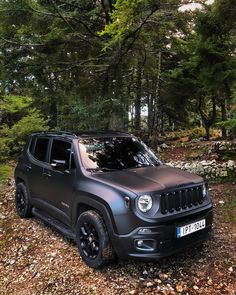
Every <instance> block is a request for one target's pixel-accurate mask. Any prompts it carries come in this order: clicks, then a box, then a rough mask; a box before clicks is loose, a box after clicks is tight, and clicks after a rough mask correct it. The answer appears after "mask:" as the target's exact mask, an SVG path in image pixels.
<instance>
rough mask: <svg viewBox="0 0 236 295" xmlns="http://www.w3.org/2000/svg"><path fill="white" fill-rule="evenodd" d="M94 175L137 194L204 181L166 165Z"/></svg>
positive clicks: (98, 178)
mask: <svg viewBox="0 0 236 295" xmlns="http://www.w3.org/2000/svg"><path fill="white" fill-rule="evenodd" d="M93 177H94V178H95V179H97V180H101V181H103V182H105V183H107V184H110V185H112V186H116V187H119V186H120V187H122V188H124V189H127V190H129V191H132V192H134V193H137V194H140V193H147V192H154V191H162V190H165V189H171V188H176V187H179V186H184V185H191V184H197V183H200V182H202V181H203V178H202V177H200V176H197V175H195V174H192V173H189V172H187V171H184V170H180V169H177V168H173V167H169V166H166V165H161V166H158V167H141V168H134V169H124V170H117V171H111V172H102V173H94V174H93Z"/></svg>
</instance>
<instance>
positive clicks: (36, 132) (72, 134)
mask: <svg viewBox="0 0 236 295" xmlns="http://www.w3.org/2000/svg"><path fill="white" fill-rule="evenodd" d="M33 134H52V135H71V136H76V137H77V135H76V134H75V133H74V132H71V131H61V130H60V131H35V132H33Z"/></svg>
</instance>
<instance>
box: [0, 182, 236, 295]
mask: <svg viewBox="0 0 236 295" xmlns="http://www.w3.org/2000/svg"><path fill="white" fill-rule="evenodd" d="M211 194H212V198H213V203H214V238H213V239H212V240H210V241H208V242H206V243H204V244H203V246H198V247H194V248H189V249H187V250H186V251H185V252H184V253H180V254H176V255H174V256H172V257H169V258H167V259H163V260H161V261H160V262H157V263H141V262H140V263H137V262H135V263H134V262H130V261H128V262H121V261H117V262H115V263H114V264H112V265H110V266H108V267H106V268H103V269H102V270H93V269H90V268H89V267H87V266H86V265H85V264H84V263H83V261H82V260H81V258H80V255H79V253H78V251H77V248H76V245H75V244H74V243H72V242H70V241H68V240H67V239H65V238H63V237H62V236H61V235H60V234H58V233H57V232H55V231H54V230H53V229H51V228H50V227H48V226H46V225H45V224H43V222H41V221H39V220H37V219H36V218H32V219H28V220H21V219H20V218H19V217H18V216H17V215H16V213H15V209H14V187H13V186H8V187H5V188H4V189H2V191H1V192H0V195H1V196H0V294H6V295H10V294H17V295H21V294H24V295H26V294H30V295H31V294H231V295H233V294H236V204H235V199H236V184H231V183H227V184H218V185H216V184H215V185H212V186H211Z"/></svg>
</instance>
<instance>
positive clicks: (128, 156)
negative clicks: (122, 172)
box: [79, 137, 160, 170]
mask: <svg viewBox="0 0 236 295" xmlns="http://www.w3.org/2000/svg"><path fill="white" fill-rule="evenodd" d="M79 149H80V154H81V158H82V162H83V165H84V166H85V168H87V169H97V170H103V169H104V170H108V169H126V168H134V167H144V166H158V165H159V164H160V161H159V160H158V158H157V157H156V156H155V155H154V153H153V152H152V151H151V150H150V149H149V148H147V147H146V145H145V144H143V143H142V142H140V141H138V140H137V139H136V138H132V137H112V138H89V139H83V140H80V141H79Z"/></svg>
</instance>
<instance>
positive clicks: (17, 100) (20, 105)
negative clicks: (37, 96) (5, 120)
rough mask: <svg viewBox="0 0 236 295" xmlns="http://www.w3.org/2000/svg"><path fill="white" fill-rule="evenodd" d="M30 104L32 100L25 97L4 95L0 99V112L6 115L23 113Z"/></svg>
mask: <svg viewBox="0 0 236 295" xmlns="http://www.w3.org/2000/svg"><path fill="white" fill-rule="evenodd" d="M31 104H32V98H31V97H27V96H16V95H4V96H3V98H2V99H0V111H4V112H6V113H11V114H14V113H17V112H23V111H25V110H26V109H27V108H29V107H30V105H31Z"/></svg>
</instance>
